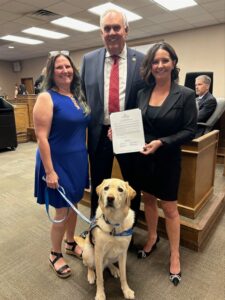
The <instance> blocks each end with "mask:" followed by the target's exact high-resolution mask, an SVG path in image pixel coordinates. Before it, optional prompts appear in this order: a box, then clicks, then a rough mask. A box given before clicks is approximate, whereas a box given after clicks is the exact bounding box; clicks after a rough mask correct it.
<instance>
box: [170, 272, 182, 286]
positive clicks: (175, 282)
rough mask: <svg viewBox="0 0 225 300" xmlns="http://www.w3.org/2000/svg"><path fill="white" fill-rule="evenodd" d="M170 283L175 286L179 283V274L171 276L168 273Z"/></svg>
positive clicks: (171, 274)
mask: <svg viewBox="0 0 225 300" xmlns="http://www.w3.org/2000/svg"><path fill="white" fill-rule="evenodd" d="M170 281H171V282H172V283H173V284H174V286H177V285H178V284H179V283H180V282H181V272H180V273H178V274H173V273H171V272H170Z"/></svg>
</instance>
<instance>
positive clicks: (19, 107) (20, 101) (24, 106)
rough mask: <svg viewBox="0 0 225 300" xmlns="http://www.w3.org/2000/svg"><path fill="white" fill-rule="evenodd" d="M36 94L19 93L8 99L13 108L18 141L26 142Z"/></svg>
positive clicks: (31, 123) (31, 121) (31, 124)
mask: <svg viewBox="0 0 225 300" xmlns="http://www.w3.org/2000/svg"><path fill="white" fill-rule="evenodd" d="M36 97H37V95H19V96H18V98H17V99H14V100H10V102H11V103H12V104H13V106H14V108H15V120H16V132H17V139H18V142H19V143H20V142H27V141H28V140H29V137H30V135H29V134H27V129H28V128H33V126H34V124H33V107H34V104H35V101H36Z"/></svg>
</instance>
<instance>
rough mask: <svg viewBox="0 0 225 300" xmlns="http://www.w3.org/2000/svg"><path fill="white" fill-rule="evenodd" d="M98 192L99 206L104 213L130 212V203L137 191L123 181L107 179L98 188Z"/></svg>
mask: <svg viewBox="0 0 225 300" xmlns="http://www.w3.org/2000/svg"><path fill="white" fill-rule="evenodd" d="M96 192H97V194H98V196H99V205H100V207H101V209H102V211H103V212H104V213H106V211H114V210H121V211H124V210H126V211H128V209H129V207H130V201H131V200H132V199H133V198H134V197H135V195H136V192H135V190H134V189H133V188H132V187H131V186H130V185H129V184H128V182H125V181H123V180H121V179H116V178H110V179H105V180H103V182H102V183H101V184H100V185H99V186H97V188H96ZM124 212H125V211H124Z"/></svg>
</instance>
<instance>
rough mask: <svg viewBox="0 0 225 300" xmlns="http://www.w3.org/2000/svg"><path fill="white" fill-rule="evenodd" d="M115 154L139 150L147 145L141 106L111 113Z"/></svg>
mask: <svg viewBox="0 0 225 300" xmlns="http://www.w3.org/2000/svg"><path fill="white" fill-rule="evenodd" d="M110 122H111V128H112V143H113V151H114V153H115V154H122V153H130V152H139V151H141V150H143V147H144V145H145V138H144V130H143V122H142V116H141V110H140V109H139V108H136V109H131V110H125V111H121V112H115V113H112V114H111V115H110Z"/></svg>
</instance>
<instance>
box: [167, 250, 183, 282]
mask: <svg viewBox="0 0 225 300" xmlns="http://www.w3.org/2000/svg"><path fill="white" fill-rule="evenodd" d="M169 278H170V281H171V282H172V283H173V284H174V285H175V286H177V285H178V284H179V283H180V281H181V268H180V256H179V254H175V255H172V254H171V256H170V277H169Z"/></svg>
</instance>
